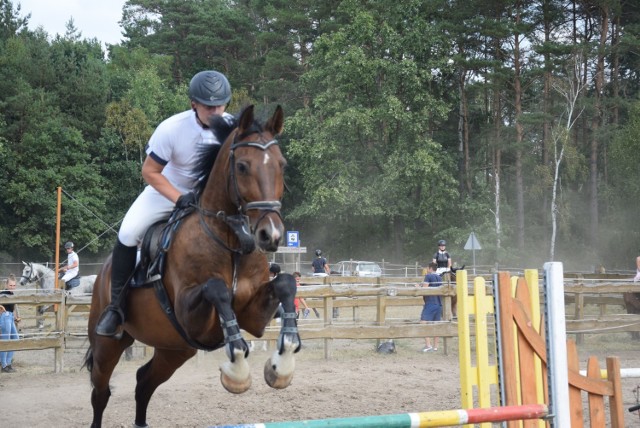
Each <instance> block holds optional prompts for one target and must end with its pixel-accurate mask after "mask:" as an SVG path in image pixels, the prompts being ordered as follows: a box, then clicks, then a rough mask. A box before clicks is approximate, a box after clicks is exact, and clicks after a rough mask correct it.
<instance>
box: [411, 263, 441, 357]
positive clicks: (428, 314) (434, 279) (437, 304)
mask: <svg viewBox="0 0 640 428" xmlns="http://www.w3.org/2000/svg"><path fill="white" fill-rule="evenodd" d="M437 269H438V265H437V264H436V263H434V262H432V263H429V267H428V268H427V274H426V275H425V277H424V281H423V282H422V283H420V284H417V285H416V287H441V286H442V278H441V277H440V275H438V274H437V273H436V270H437ZM423 299H424V306H423V308H422V313H421V314H420V323H422V324H426V323H428V322H433V321H441V320H442V298H441V297H440V296H424V297H423ZM424 343H425V346H424V348H423V349H422V352H434V351H437V350H438V337H437V336H436V337H434V339H433V346H431V338H430V337H425V338H424Z"/></svg>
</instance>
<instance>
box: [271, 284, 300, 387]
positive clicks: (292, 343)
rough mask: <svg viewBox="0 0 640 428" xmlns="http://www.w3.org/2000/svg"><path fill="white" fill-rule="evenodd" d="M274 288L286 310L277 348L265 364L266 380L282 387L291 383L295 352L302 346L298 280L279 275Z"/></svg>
mask: <svg viewBox="0 0 640 428" xmlns="http://www.w3.org/2000/svg"><path fill="white" fill-rule="evenodd" d="M273 289H274V292H275V295H276V297H277V298H278V300H280V303H281V304H282V308H283V309H284V311H283V312H282V314H281V318H282V321H281V327H280V335H279V336H278V341H277V346H276V350H275V352H274V353H273V354H272V355H271V358H269V359H268V360H267V362H266V363H265V365H264V380H265V381H266V382H267V384H268V385H269V386H270V387H272V388H278V389H282V388H286V387H287V386H289V384H290V383H291V379H292V378H293V371H294V369H295V366H296V364H295V358H294V356H293V354H295V353H296V352H298V351H299V350H300V346H301V341H300V336H299V335H298V324H297V318H296V307H295V303H294V300H295V297H296V280H295V278H294V277H293V276H292V275H289V274H281V275H278V276H277V277H276V278H274V280H273Z"/></svg>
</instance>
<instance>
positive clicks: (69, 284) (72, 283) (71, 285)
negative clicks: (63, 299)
mask: <svg viewBox="0 0 640 428" xmlns="http://www.w3.org/2000/svg"><path fill="white" fill-rule="evenodd" d="M79 285H80V275H76V276H74V277H73V278H71V279H70V280H69V281H67V283H66V284H65V289H67V290H71V289H72V288H76V287H77V286H79Z"/></svg>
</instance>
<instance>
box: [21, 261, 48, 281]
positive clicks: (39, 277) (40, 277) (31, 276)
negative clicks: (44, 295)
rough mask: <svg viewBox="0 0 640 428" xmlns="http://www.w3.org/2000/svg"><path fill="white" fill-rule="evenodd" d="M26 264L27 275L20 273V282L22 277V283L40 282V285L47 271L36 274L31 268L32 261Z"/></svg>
mask: <svg viewBox="0 0 640 428" xmlns="http://www.w3.org/2000/svg"><path fill="white" fill-rule="evenodd" d="M27 266H28V267H29V276H25V275H21V276H20V284H23V282H22V279H24V280H25V282H24V283H26V284H33V283H34V282H40V283H41V284H40V285H41V286H42V281H43V280H44V277H45V276H46V275H47V274H48V272H42V274H41V275H38V272H37V271H36V270H35V269H34V268H33V263H31V262H29V263H27ZM22 273H23V274H24V270H23V271H22ZM34 274H35V276H34Z"/></svg>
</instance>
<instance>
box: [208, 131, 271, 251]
mask: <svg viewBox="0 0 640 428" xmlns="http://www.w3.org/2000/svg"><path fill="white" fill-rule="evenodd" d="M277 144H278V140H275V139H273V140H271V141H268V142H261V141H246V142H237V141H236V140H235V138H234V141H233V143H232V144H231V148H230V151H229V165H230V174H229V175H230V182H229V185H230V186H233V190H234V191H233V192H232V193H233V194H234V204H235V206H236V208H237V210H238V214H234V215H227V214H226V213H225V212H224V211H218V212H217V213H212V212H210V211H207V210H205V209H203V208H201V207H198V211H199V213H200V224H201V225H202V227H203V228H204V230H205V232H206V233H207V235H209V236H210V237H211V238H213V239H214V240H215V241H216V242H218V243H219V244H220V245H221V246H223V247H224V248H226V249H227V250H228V251H231V252H234V253H236V254H249V253H251V252H253V250H255V247H256V243H255V240H254V238H253V234H254V233H255V231H256V229H257V227H258V225H259V224H260V222H261V221H262V220H263V219H264V218H265V216H267V215H268V214H269V213H276V214H277V215H278V217H280V220H282V215H281V214H280V208H281V207H282V204H281V203H280V201H252V202H247V201H246V200H245V199H244V198H243V197H242V195H241V194H240V189H239V187H238V180H237V177H236V157H235V150H236V149H238V148H241V147H253V148H256V149H259V150H262V151H266V150H268V149H269V147H271V146H273V145H277ZM252 210H257V211H259V212H260V216H259V217H258V219H257V220H256V222H255V226H254V227H253V228H252V227H251V224H250V221H249V216H248V215H247V213H248V212H249V211H252ZM204 216H209V217H215V218H218V219H220V220H222V221H224V222H225V223H226V224H227V226H229V227H230V228H231V230H233V232H234V233H235V235H236V236H237V237H238V240H239V241H240V247H239V248H237V249H235V248H230V247H229V246H228V245H227V244H226V243H225V242H223V241H222V240H221V239H220V238H219V237H218V236H217V235H216V234H215V233H213V231H211V229H210V228H209V226H208V225H207V224H206V222H205V221H204Z"/></svg>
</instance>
